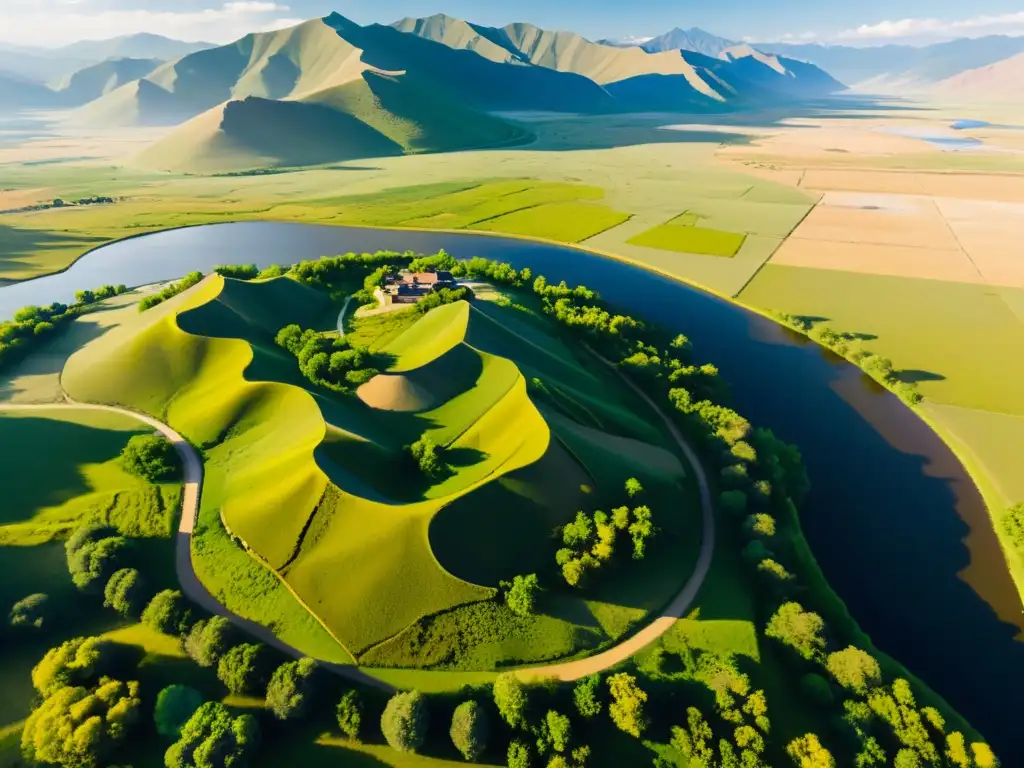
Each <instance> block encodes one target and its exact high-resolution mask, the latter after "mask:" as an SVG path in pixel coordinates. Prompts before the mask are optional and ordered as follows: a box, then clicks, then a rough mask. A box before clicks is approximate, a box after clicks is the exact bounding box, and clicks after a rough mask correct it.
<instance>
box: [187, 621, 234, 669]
mask: <svg viewBox="0 0 1024 768" xmlns="http://www.w3.org/2000/svg"><path fill="white" fill-rule="evenodd" d="M234 637H235V630H234V627H232V626H231V622H230V621H228V620H227V619H225V618H224V617H223V616H214V617H213V618H210V619H203V620H201V621H197V622H196V623H195V624H194V625H193V626H192V629H191V630H190V631H189V633H188V637H186V638H185V652H186V653H187V654H188V655H189V656H190V657H191V658H192V660H193V661H195V663H196V664H198V665H199V666H201V667H212V666H213V665H215V664H216V663H217V662H218V661H220V659H221V657H222V656H223V655H224V654H225V653H227V651H228V648H229V647H230V646H231V641H232V640H233V639H234Z"/></svg>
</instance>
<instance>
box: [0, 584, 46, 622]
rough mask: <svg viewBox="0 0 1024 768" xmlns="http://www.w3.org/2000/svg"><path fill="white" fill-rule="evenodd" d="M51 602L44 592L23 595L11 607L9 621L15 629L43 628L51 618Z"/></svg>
mask: <svg viewBox="0 0 1024 768" xmlns="http://www.w3.org/2000/svg"><path fill="white" fill-rule="evenodd" d="M49 602H50V598H49V596H47V595H45V594H43V593H42V592H37V593H36V594H34V595H29V596H28V597H23V598H22V599H21V600H19V601H18V602H16V603H15V604H14V605H13V606H12V607H11V613H10V615H9V617H8V623H9V624H10V625H11V627H12V628H14V629H42V628H43V625H44V624H45V623H46V621H47V619H48V618H49V614H50V610H49Z"/></svg>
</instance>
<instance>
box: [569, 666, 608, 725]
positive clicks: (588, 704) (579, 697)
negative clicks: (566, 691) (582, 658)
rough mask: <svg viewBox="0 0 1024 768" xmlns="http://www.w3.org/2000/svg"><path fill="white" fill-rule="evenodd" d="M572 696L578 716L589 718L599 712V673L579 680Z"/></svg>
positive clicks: (600, 707) (601, 705) (600, 705)
mask: <svg viewBox="0 0 1024 768" xmlns="http://www.w3.org/2000/svg"><path fill="white" fill-rule="evenodd" d="M572 696H573V701H575V702H576V711H577V712H579V713H580V716H582V717H587V718H590V717H596V716H597V715H599V714H601V709H602V707H603V704H602V703H601V675H600V674H596V675H588V676H587V677H584V678H582V679H581V680H579V681H578V682H577V683H576V688H575V689H574V690H573V692H572Z"/></svg>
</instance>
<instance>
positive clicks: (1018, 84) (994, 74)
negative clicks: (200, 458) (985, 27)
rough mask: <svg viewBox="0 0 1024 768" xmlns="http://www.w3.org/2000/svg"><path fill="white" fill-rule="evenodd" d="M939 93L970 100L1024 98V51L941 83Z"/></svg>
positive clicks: (1018, 101)
mask: <svg viewBox="0 0 1024 768" xmlns="http://www.w3.org/2000/svg"><path fill="white" fill-rule="evenodd" d="M933 92H934V93H935V94H937V95H941V96H945V97H950V98H956V99H965V100H970V101H998V102H1005V101H1015V102H1017V103H1020V102H1021V101H1024V53H1020V54H1017V55H1016V56H1011V57H1010V58H1008V59H1003V60H1002V61H999V62H996V63H995V64H989V65H988V66H985V67H978V68H976V69H969V70H967V71H966V72H961V73H960V74H958V75H955V76H954V77H950V78H947V79H945V80H942V81H940V82H939V83H937V84H936V85H935V86H934V88H933Z"/></svg>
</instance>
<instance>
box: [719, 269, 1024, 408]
mask: <svg viewBox="0 0 1024 768" xmlns="http://www.w3.org/2000/svg"><path fill="white" fill-rule="evenodd" d="M739 298H740V299H741V300H742V301H744V302H746V303H748V304H752V305H754V306H757V307H762V308H766V309H778V310H782V311H784V312H788V313H790V314H796V315H807V316H814V317H822V318H826V320H824V321H823V324H824V325H828V326H829V327H831V328H834V329H837V330H842V331H846V332H851V333H862V334H870V335H872V336H877V337H878V338H877V339H873V340H871V342H870V347H871V349H872V350H873V351H874V352H876V353H877V354H880V355H883V356H884V357H888V358H890V359H891V360H892V361H893V363H894V364H895V365H896V366H897V367H899V368H900V369H903V370H904V371H907V372H909V373H908V374H907V375H908V376H909V377H911V378H913V379H914V380H916V381H917V384H918V386H919V388H920V390H921V394H923V395H924V396H925V397H926V398H927V399H929V400H933V401H935V402H939V403H944V404H947V405H955V406H959V407H962V408H974V409H980V410H989V411H996V412H999V413H1009V414H1015V415H1024V390H1022V389H1021V388H1020V387H1019V386H1017V381H1019V380H1020V378H1021V376H1024V323H1022V322H1021V321H1020V319H1019V318H1018V317H1017V316H1016V315H1015V314H1014V313H1013V311H1012V309H1011V307H1010V305H1008V303H1007V301H1006V300H1005V299H1004V294H1003V293H1000V292H996V291H994V290H992V289H990V288H988V287H987V286H984V285H969V284H964V283H950V282H944V281H940V280H916V279H912V278H902V277H888V276H881V275H862V274H855V273H851V272H842V271H838V270H818V269H808V268H802V267H783V266H773V265H771V264H769V265H767V266H766V267H765V268H764V269H762V270H761V271H760V272H759V273H758V275H757V277H756V278H755V279H754V280H753V281H752V282H751V283H750V285H749V286H748V287H747V288H746V289H745V290H744V291H743V293H742V294H740V297H739ZM951 308H955V310H956V311H955V312H954V311H951ZM925 330H927V332H926V333H925V332H924V331H925ZM980 339H983V340H984V343H979V340H980ZM951 349H955V350H957V353H956V354H955V355H951V354H950V350H951Z"/></svg>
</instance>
